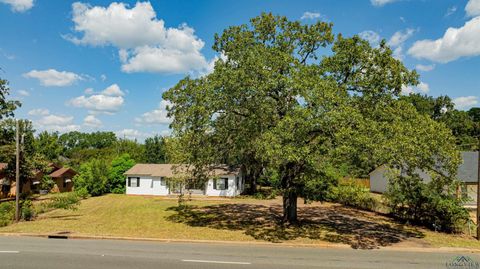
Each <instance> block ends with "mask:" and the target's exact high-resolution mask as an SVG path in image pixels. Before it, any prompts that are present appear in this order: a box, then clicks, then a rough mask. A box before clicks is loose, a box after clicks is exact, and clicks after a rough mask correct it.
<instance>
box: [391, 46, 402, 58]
mask: <svg viewBox="0 0 480 269" xmlns="http://www.w3.org/2000/svg"><path fill="white" fill-rule="evenodd" d="M392 56H393V58H395V59H398V60H403V58H404V56H403V47H402V46H400V47H396V48H395V49H394V50H393V54H392Z"/></svg>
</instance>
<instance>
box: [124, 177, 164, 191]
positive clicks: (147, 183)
mask: <svg viewBox="0 0 480 269" xmlns="http://www.w3.org/2000/svg"><path fill="white" fill-rule="evenodd" d="M129 177H139V178H140V186H139V187H129V186H128V177H127V178H126V180H125V184H126V193H127V194H134V195H168V188H167V186H162V185H161V184H160V181H161V178H160V177H148V176H129Z"/></svg>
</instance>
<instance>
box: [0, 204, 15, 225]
mask: <svg viewBox="0 0 480 269" xmlns="http://www.w3.org/2000/svg"><path fill="white" fill-rule="evenodd" d="M14 217H15V202H3V203H0V227H3V226H7V225H9V224H10V223H12V222H13V218H14Z"/></svg>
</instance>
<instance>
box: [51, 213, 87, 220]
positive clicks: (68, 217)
mask: <svg viewBox="0 0 480 269" xmlns="http://www.w3.org/2000/svg"><path fill="white" fill-rule="evenodd" d="M81 216H83V215H80V214H74V215H55V216H48V217H45V218H48V219H59V220H78V219H79V217H81Z"/></svg>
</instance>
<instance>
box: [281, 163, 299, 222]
mask: <svg viewBox="0 0 480 269" xmlns="http://www.w3.org/2000/svg"><path fill="white" fill-rule="evenodd" d="M294 168H295V165H294V164H291V163H290V164H287V165H285V166H284V168H283V171H282V172H283V173H282V187H283V190H284V191H283V222H285V223H296V222H297V198H298V195H297V188H296V186H295V182H294V178H295V177H294V174H295V171H294V170H295V169H294Z"/></svg>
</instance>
